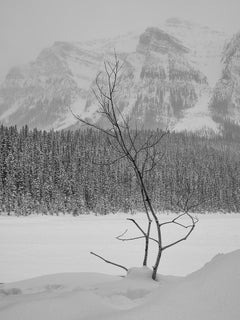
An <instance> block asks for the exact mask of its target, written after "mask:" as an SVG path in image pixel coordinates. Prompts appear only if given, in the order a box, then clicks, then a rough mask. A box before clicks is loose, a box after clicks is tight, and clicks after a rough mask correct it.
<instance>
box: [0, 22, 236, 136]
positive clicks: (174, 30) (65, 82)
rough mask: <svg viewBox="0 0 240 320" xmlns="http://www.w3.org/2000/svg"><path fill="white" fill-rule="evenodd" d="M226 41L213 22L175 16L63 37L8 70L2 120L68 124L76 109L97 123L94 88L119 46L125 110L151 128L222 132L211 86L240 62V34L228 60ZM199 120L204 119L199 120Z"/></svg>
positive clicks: (0, 94)
mask: <svg viewBox="0 0 240 320" xmlns="http://www.w3.org/2000/svg"><path fill="white" fill-rule="evenodd" d="M226 39H228V35H226V34H223V33H221V32H218V31H215V30H212V29H211V28H208V27H204V26H201V25H199V24H196V23H192V22H189V21H186V20H182V19H179V18H170V19H168V20H167V21H166V23H165V24H164V25H162V26H158V27H149V28H147V29H146V30H145V31H141V32H129V33H126V34H123V35H119V36H117V37H113V38H106V39H95V40H90V41H79V42H78V41H76V42H66V41H56V42H55V43H53V45H52V46H51V47H49V48H45V49H43V50H42V51H41V52H40V53H39V55H38V57H37V59H36V60H35V61H33V62H31V63H29V64H28V65H25V66H21V67H14V68H12V69H11V70H10V71H9V73H8V75H7V76H6V79H5V81H4V83H3V84H2V86H1V87H0V121H2V122H3V123H6V124H18V125H19V126H21V125H23V124H28V125H29V126H30V127H35V126H36V127H39V128H43V129H49V128H55V129H63V128H67V127H69V126H71V125H74V122H75V121H76V120H75V118H73V116H72V114H71V113H70V111H69V107H71V109H72V111H73V112H74V113H76V114H79V115H80V116H82V117H85V118H86V117H87V118H88V119H90V120H91V121H97V118H96V117H95V115H96V108H97V103H96V101H94V97H93V96H92V95H91V88H92V87H93V85H94V80H95V78H96V76H97V74H98V73H99V71H101V70H103V61H105V60H108V59H109V58H111V56H112V55H113V53H114V51H115V52H116V53H117V55H118V57H119V58H120V59H121V60H122V61H123V63H124V68H123V69H124V72H125V74H124V75H122V85H121V87H120V88H119V97H118V98H119V100H118V103H119V105H120V106H121V110H122V112H123V114H124V115H125V116H129V115H130V116H131V117H132V118H135V122H138V123H141V125H144V126H145V127H146V128H158V127H164V126H165V125H166V123H169V122H171V123H172V122H173V123H174V124H175V125H176V126H175V128H176V129H178V130H183V129H189V123H191V129H192V128H193V127H194V128H195V127H196V128H197V129H201V128H200V127H204V123H206V124H207V126H208V127H211V128H214V130H215V129H216V125H215V124H214V122H212V118H211V113H210V112H209V108H208V104H209V100H210V99H211V97H212V89H213V88H214V86H215V84H216V82H217V81H218V80H219V79H220V77H221V73H222V70H223V68H224V70H225V71H226V70H228V69H229V65H228V68H226V66H225V67H224V63H225V62H226V61H225V60H226V59H230V58H231V57H232V55H233V56H234V65H235V66H237V63H238V61H239V60H240V59H239V57H238V52H239V50H238V48H239V46H238V45H239V43H240V40H239V39H240V36H239V34H238V35H236V36H235V37H234V39H233V40H232V41H231V43H229V44H228V46H226V47H225V51H224V59H225V60H224V59H223V60H222V54H223V48H224V45H225V42H226ZM230 60H231V61H233V59H232V58H231V59H230ZM225 64H226V63H225ZM235 70H238V68H235ZM225 74H226V72H225ZM234 76H236V72H235V73H234ZM200 118H201V119H202V118H203V119H204V120H203V121H200V120H199V119H200ZM193 119H194V121H193ZM196 121H198V122H199V123H200V122H201V123H202V125H200V126H199V125H196V126H195V125H194V126H193V125H192V124H193V122H196ZM177 124H179V125H178V126H177ZM194 128H193V129H194Z"/></svg>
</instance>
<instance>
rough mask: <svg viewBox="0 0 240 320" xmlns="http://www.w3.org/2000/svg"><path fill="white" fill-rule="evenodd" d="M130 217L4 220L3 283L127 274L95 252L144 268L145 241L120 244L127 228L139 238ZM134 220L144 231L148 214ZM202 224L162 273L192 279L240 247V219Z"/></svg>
mask: <svg viewBox="0 0 240 320" xmlns="http://www.w3.org/2000/svg"><path fill="white" fill-rule="evenodd" d="M128 217H129V216H128V215H126V214H116V215H107V216H94V215H83V216H79V217H72V216H60V217H56V216H54V217H52V216H29V217H8V216H0V270H1V272H0V283H1V282H4V283H5V282H12V281H19V280H23V279H27V278H31V277H36V276H41V275H45V274H51V273H62V272H103V273H107V274H115V275H118V274H122V271H121V269H118V268H115V267H113V266H110V265H107V264H106V263H104V262H103V261H101V260H98V259H97V258H96V257H94V256H92V255H90V254H89V252H90V251H94V252H96V253H99V254H101V255H103V256H105V257H106V258H109V259H110V260H113V261H115V262H118V263H120V264H123V265H126V267H134V266H140V265H141V263H142V257H143V248H142V245H143V242H142V240H138V241H131V242H121V241H118V240H116V239H115V237H116V236H118V235H119V234H121V233H122V232H124V231H125V230H126V229H128V235H129V236H130V235H132V236H133V235H139V234H138V233H137V230H136V228H135V227H134V225H132V223H131V222H129V221H127V220H126V218H128ZM133 217H134V219H136V220H137V221H138V222H139V223H141V224H142V226H144V222H145V217H144V215H142V214H137V215H134V216H133ZM174 217H175V215H174ZM171 218H173V215H166V214H163V215H161V216H160V219H161V220H166V219H171ZM199 219H200V222H199V223H198V224H197V226H196V230H195V231H194V233H193V234H192V235H191V237H190V238H188V240H187V241H184V242H182V243H181V244H179V245H177V246H175V247H172V248H170V249H169V250H167V251H165V254H164V256H163V258H162V262H161V265H160V268H159V272H160V273H162V274H170V275H186V274H189V273H190V272H193V271H195V270H197V269H199V268H201V267H202V266H203V264H204V263H206V262H207V261H209V260H210V259H211V258H212V257H213V256H214V255H216V254H218V253H225V252H230V251H232V250H235V249H239V248H240V232H239V230H240V215H237V214H228V215H223V214H219V215H200V216H199ZM179 229H181V228H177V229H176V227H171V228H170V227H166V228H165V230H166V231H167V233H166V234H165V235H164V239H166V240H165V242H167V241H172V240H173V239H175V238H176V235H175V234H176V233H177V231H180V230H179ZM181 231H182V230H181ZM184 231H185V230H184ZM153 247H154V245H153ZM150 262H151V259H150ZM151 265H152V264H151V263H150V266H151ZM123 272H124V271H123Z"/></svg>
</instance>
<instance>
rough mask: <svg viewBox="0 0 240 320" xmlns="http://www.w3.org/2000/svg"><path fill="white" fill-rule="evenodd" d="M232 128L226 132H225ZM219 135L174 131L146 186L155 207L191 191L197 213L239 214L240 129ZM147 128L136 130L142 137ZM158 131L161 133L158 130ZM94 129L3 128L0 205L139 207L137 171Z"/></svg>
mask: <svg viewBox="0 0 240 320" xmlns="http://www.w3.org/2000/svg"><path fill="white" fill-rule="evenodd" d="M230 129H231V130H230ZM224 132H225V134H223V135H222V136H216V135H209V134H208V135H207V134H206V135H205V136H203V135H202V136H197V135H193V134H187V133H171V134H170V135H169V136H167V137H166V138H165V139H164V141H162V142H161V143H160V144H159V146H158V148H159V151H160V154H161V155H162V154H164V156H163V157H162V159H161V161H160V162H159V163H158V165H157V167H156V168H155V171H154V172H149V174H148V176H147V186H148V188H149V190H150V193H151V199H152V201H153V204H154V206H155V207H156V209H157V210H177V205H176V204H177V200H178V199H179V198H180V197H184V196H186V195H187V194H188V195H189V193H191V201H196V202H200V204H201V205H200V206H199V207H198V208H197V210H198V211H202V212H205V211H212V212H215V211H223V212H240V157H239V155H240V148H239V147H240V145H239V142H238V141H240V140H239V137H240V134H239V129H238V128H237V127H234V126H233V127H231V125H230V124H228V125H227V126H226V128H225V130H224ZM149 134H150V133H149V131H142V132H141V139H142V141H144V139H146V138H147V136H148V135H149ZM160 134H161V132H159V135H160ZM115 158H116V154H115V152H114V149H113V148H112V147H111V146H110V145H109V141H107V140H106V139H105V137H104V136H103V135H102V134H101V133H99V132H96V131H93V130H86V131H80V130H78V131H60V132H54V131H50V132H46V131H39V130H36V129H34V130H29V129H28V127H27V126H25V127H24V128H22V129H21V130H17V128H16V127H5V126H1V127H0V211H1V212H7V213H9V214H10V213H14V214H19V215H28V214H31V213H49V214H58V212H63V213H72V214H74V215H77V214H82V213H87V212H90V211H93V212H95V213H100V214H106V213H108V212H117V211H124V212H129V211H135V210H141V209H142V207H141V206H142V203H141V199H140V193H139V192H138V191H139V190H138V184H137V182H136V180H135V176H134V174H133V172H132V171H131V169H130V168H128V166H127V163H126V162H125V161H124V160H122V161H118V162H114V164H113V165H107V163H109V162H111V161H113V160H114V159H115Z"/></svg>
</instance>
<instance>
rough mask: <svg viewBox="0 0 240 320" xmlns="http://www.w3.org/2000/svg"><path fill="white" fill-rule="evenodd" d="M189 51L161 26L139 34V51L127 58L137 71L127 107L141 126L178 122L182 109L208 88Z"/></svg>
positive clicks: (157, 125)
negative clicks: (191, 63)
mask: <svg viewBox="0 0 240 320" xmlns="http://www.w3.org/2000/svg"><path fill="white" fill-rule="evenodd" d="M188 52H189V50H188V49H187V48H186V47H184V46H183V45H182V44H181V43H180V41H178V40H177V39H176V38H174V37H172V36H170V35H169V34H167V33H166V32H164V31H162V30H160V29H157V28H149V29H147V30H146V31H145V32H144V33H143V34H142V35H141V36H140V39H139V43H138V46H137V50H136V53H134V54H130V55H129V56H128V57H127V58H126V61H128V62H129V64H130V65H131V67H132V70H135V73H134V72H133V78H134V80H133V87H132V89H131V91H132V92H131V93H130V94H129V96H130V97H132V99H130V100H129V101H130V102H129V104H128V106H127V107H128V110H131V113H130V114H131V118H132V119H133V120H134V121H135V122H137V124H138V125H140V126H144V127H145V128H149V129H153V128H162V127H166V126H168V125H175V124H176V123H177V121H178V120H179V119H180V118H181V117H182V116H183V111H184V110H187V109H189V108H192V107H193V106H194V105H195V104H196V102H197V101H198V99H199V98H200V96H201V95H202V94H204V92H207V91H208V89H209V86H208V83H207V79H206V77H205V76H204V75H203V74H202V73H201V72H200V71H198V70H196V69H194V68H193V66H191V65H190V63H189V61H188V57H187V54H188ZM136 61H138V63H136ZM136 70H138V71H139V72H136ZM130 103H131V105H130Z"/></svg>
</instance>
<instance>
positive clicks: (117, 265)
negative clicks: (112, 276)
mask: <svg viewBox="0 0 240 320" xmlns="http://www.w3.org/2000/svg"><path fill="white" fill-rule="evenodd" d="M90 254H92V255H94V256H96V257H98V258H99V259H101V260H103V261H104V262H106V263H109V264H112V265H114V266H116V267H119V268H122V269H124V270H125V271H126V272H128V269H127V268H126V267H124V266H122V265H121V264H118V263H115V262H112V261H109V260H106V259H105V258H103V257H101V256H100V255H98V254H96V253H94V252H92V251H91V252H90Z"/></svg>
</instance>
